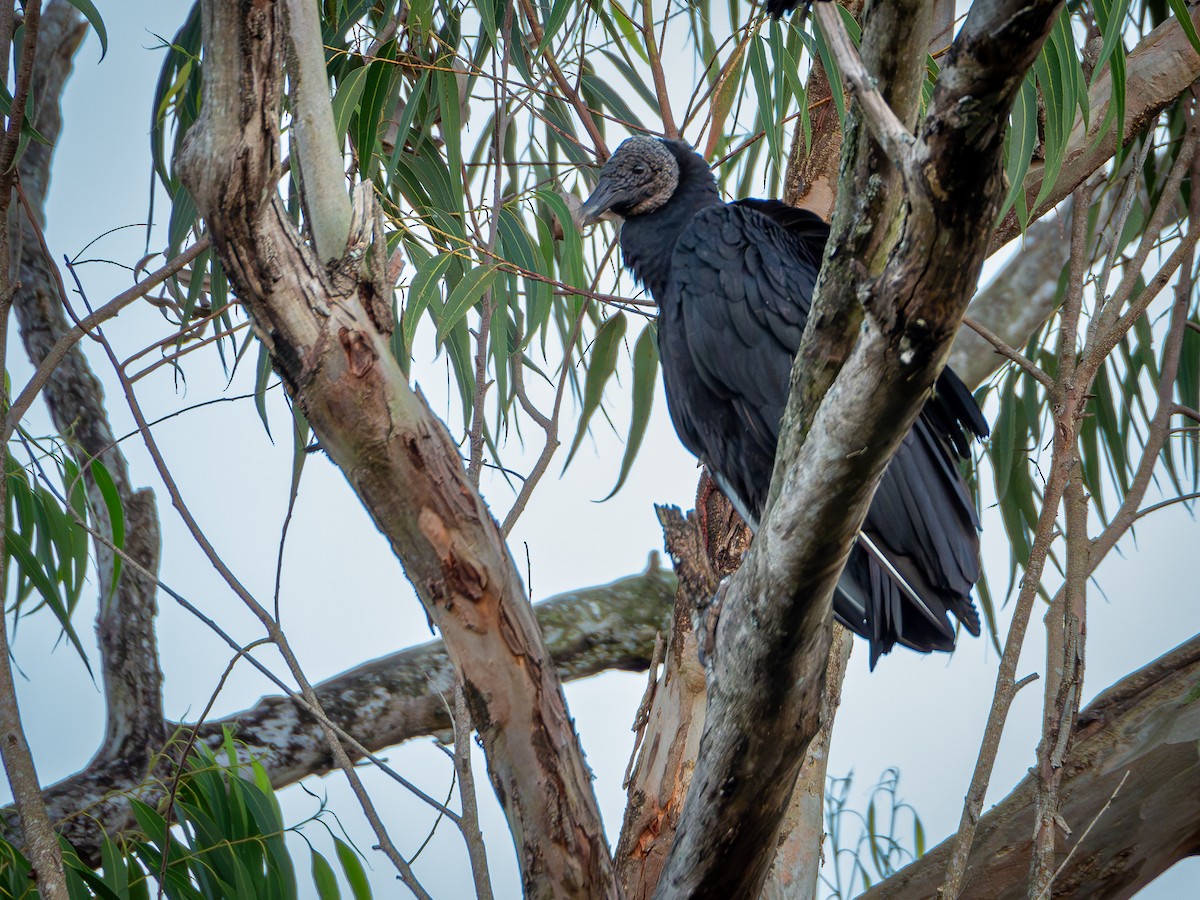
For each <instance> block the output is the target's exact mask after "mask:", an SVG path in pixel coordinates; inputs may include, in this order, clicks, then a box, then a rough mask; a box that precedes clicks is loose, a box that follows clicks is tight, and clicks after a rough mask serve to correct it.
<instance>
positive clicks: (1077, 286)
mask: <svg viewBox="0 0 1200 900" xmlns="http://www.w3.org/2000/svg"><path fill="white" fill-rule="evenodd" d="M1089 193H1090V192H1088V191H1087V190H1086V189H1083V188H1081V189H1079V190H1078V191H1077V192H1076V194H1075V198H1074V201H1073V204H1074V205H1073V208H1074V209H1075V210H1084V209H1086V208H1087V206H1088V196H1089ZM1090 262H1091V253H1090V251H1089V248H1088V243H1087V216H1085V215H1074V216H1072V226H1071V274H1070V282H1069V285H1068V288H1067V290H1068V298H1067V300H1066V302H1064V311H1063V317H1062V323H1061V324H1060V326H1059V328H1060V356H1062V355H1066V356H1068V357H1069V360H1068V362H1069V361H1070V360H1074V358H1075V349H1074V348H1075V335H1076V326H1077V324H1078V316H1079V311H1080V306H1081V304H1082V293H1083V279H1084V276H1085V275H1086V273H1087V270H1088V266H1089V265H1090ZM1074 369H1075V367H1074V365H1073V364H1069V365H1068V370H1069V372H1070V376H1071V377H1072V378H1073V377H1074ZM1084 393H1085V392H1084V391H1083V390H1082V389H1080V388H1079V386H1077V385H1073V384H1069V382H1068V383H1064V381H1062V380H1061V373H1060V380H1058V381H1056V382H1055V394H1054V397H1055V405H1056V427H1055V429H1054V443H1053V450H1052V454H1051V464H1050V474H1049V477H1048V478H1047V480H1046V486H1045V488H1044V489H1043V491H1042V509H1041V512H1040V514H1039V515H1038V521H1037V526H1036V527H1035V529H1034V538H1033V546H1032V548H1031V549H1030V552H1029V559H1028V561H1027V562H1026V564H1025V574H1024V577H1023V578H1022V580H1021V590H1020V593H1019V594H1018V595H1017V604H1016V606H1015V608H1014V609H1013V617H1012V621H1011V623H1010V625H1009V629H1008V638H1007V639H1006V640H1005V642H1004V653H1003V654H1002V655H1001V657H1000V668H999V670H998V671H997V673H996V688H995V691H994V693H993V696H992V704H991V707H990V710H989V713H988V720H987V725H986V726H985V727H984V732H983V739H982V742H981V744H980V748H979V756H978V757H977V758H976V761H975V770H974V772H973V773H972V774H971V784H970V787H969V788H968V789H967V796H966V799H965V802H964V803H963V812H962V818H961V819H960V821H959V825H958V831H957V833H956V834H955V835H954V838H953V839H952V841H951V842H950V845H951V851H950V853H949V854H948V856H949V859H948V862H947V867H946V873H945V882H944V884H942V886H941V888H940V891H939V896H940V897H942V898H944V900H954V898H956V897H958V896H959V893H960V892H961V890H962V885H963V878H964V875H965V873H966V867H967V861H968V859H969V856H970V853H971V847H972V846H973V842H974V840H975V832H976V828H977V827H978V823H979V816H980V813H981V812H982V811H983V800H984V797H985V795H986V794H987V788H988V784H989V782H990V781H991V777H992V769H993V767H994V766H995V764H996V754H997V753H998V752H999V748H1000V737H1001V735H1002V734H1003V733H1004V723H1005V722H1006V721H1007V719H1008V711H1009V709H1010V708H1011V707H1012V702H1013V699H1014V698H1015V697H1016V695H1017V690H1018V682H1017V678H1016V674H1017V663H1018V662H1019V661H1020V657H1021V648H1022V647H1023V646H1024V643H1025V633H1026V630H1027V629H1028V627H1029V619H1030V616H1031V615H1032V614H1033V604H1034V601H1035V600H1036V599H1037V594H1038V588H1039V587H1040V586H1041V578H1042V571H1043V570H1044V568H1045V565H1046V558H1047V555H1048V554H1049V551H1050V545H1051V544H1052V543H1053V541H1054V539H1055V530H1054V523H1055V520H1056V518H1057V514H1058V505H1059V503H1060V502H1062V498H1063V494H1064V492H1065V491H1066V488H1067V482H1068V481H1069V479H1070V475H1071V472H1072V460H1073V453H1074V440H1075V428H1076V426H1077V423H1078V417H1079V415H1081V414H1082V411H1083V403H1084V396H1083V395H1084ZM1062 429H1065V430H1062Z"/></svg>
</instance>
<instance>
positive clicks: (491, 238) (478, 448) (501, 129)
mask: <svg viewBox="0 0 1200 900" xmlns="http://www.w3.org/2000/svg"><path fill="white" fill-rule="evenodd" d="M512 19H513V5H512V0H508V2H507V3H506V4H505V8H504V35H505V39H504V56H503V58H502V60H501V62H500V78H499V80H498V81H497V80H496V79H495V77H494V72H495V69H494V68H493V82H492V83H493V85H494V89H495V94H494V97H493V103H494V112H493V114H492V138H493V141H492V163H493V165H494V170H493V172H492V214H491V216H489V217H488V236H487V253H488V255H489V256H494V255H495V252H496V235H497V234H498V233H499V225H500V207H501V206H503V205H504V194H503V189H502V184H501V178H502V176H503V172H504V142H505V136H506V135H507V134H508V125H509V122H511V121H512V116H511V115H510V114H509V112H508V66H509V59H510V55H511V54H510V47H509V36H510V35H511V34H512ZM464 181H465V179H464ZM494 298H495V291H494V289H493V288H488V289H487V290H486V291H485V292H484V294H483V299H482V301H481V302H480V307H479V331H478V333H477V334H476V336H475V398H474V399H475V404H474V409H473V410H472V413H471V434H470V457H469V459H468V460H467V478H468V479H470V481H471V484H473V485H475V487H477V488H478V487H479V470H480V468H481V467H482V466H483V427H484V422H483V419H484V400H485V399H486V398H487V389H488V381H487V358H488V336H489V334H490V333H491V327H492V314H493V311H494V303H493V301H494ZM507 314H508V313H507V311H505V312H503V313H502V315H507ZM498 365H507V353H506V354H505V359H504V361H503V362H499V363H498Z"/></svg>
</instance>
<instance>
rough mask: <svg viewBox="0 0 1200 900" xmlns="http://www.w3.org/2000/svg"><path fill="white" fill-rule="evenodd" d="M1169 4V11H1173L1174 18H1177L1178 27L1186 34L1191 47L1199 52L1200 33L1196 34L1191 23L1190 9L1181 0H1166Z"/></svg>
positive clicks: (1194, 27)
mask: <svg viewBox="0 0 1200 900" xmlns="http://www.w3.org/2000/svg"><path fill="white" fill-rule="evenodd" d="M1167 2H1168V3H1170V5H1171V12H1173V13H1175V18H1177V19H1178V20H1179V27H1180V28H1182V29H1183V33H1184V34H1186V35H1187V39H1188V40H1189V41H1191V42H1192V49H1193V50H1195V51H1196V52H1197V53H1200V35H1197V34H1196V26H1195V25H1194V24H1192V14H1191V10H1189V9H1188V7H1187V4H1186V3H1184V2H1183V0H1167Z"/></svg>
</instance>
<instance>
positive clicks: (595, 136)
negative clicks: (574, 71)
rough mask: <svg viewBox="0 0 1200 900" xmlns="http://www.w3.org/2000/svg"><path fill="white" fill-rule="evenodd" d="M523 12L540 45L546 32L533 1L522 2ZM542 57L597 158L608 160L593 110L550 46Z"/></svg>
mask: <svg viewBox="0 0 1200 900" xmlns="http://www.w3.org/2000/svg"><path fill="white" fill-rule="evenodd" d="M521 12H523V13H524V14H525V22H526V23H527V24H528V25H529V31H530V33H531V34H532V35H533V39H534V40H535V41H536V42H537V43H538V44H539V45H540V44H541V43H542V38H543V37H544V36H545V32H544V31H542V26H541V24H540V23H539V22H538V19H537V12H536V11H535V10H534V8H533V2H532V0H521ZM542 57H543V58H544V59H545V61H546V66H547V68H549V69H550V76H551V77H552V78H553V79H554V83H555V84H557V85H558V89H559V90H560V91H562V92H563V96H564V97H565V98H566V100H567V102H568V103H570V104H571V106H572V107H573V108H574V109H575V114H576V115H577V116H578V117H579V121H580V123H581V124H582V125H583V127H584V128H585V129H586V130H587V133H588V136H589V137H590V138H591V139H592V144H593V146H594V147H595V150H596V156H597V157H598V158H599V159H600V161H601V162H603V161H604V160H606V159H608V145H607V144H605V143H604V136H603V135H602V134H600V128H599V126H598V125H597V124H596V119H595V117H594V116H593V114H592V110H591V109H590V108H589V107H588V105H587V104H586V103H584V102H583V99H582V98H581V97H580V96H579V92H578V91H576V90H575V88H574V87H572V86H571V82H569V81H567V78H566V76H565V75H563V72H562V69H561V68H560V67H559V65H558V60H556V59H555V58H554V53H553V51H552V50H551V49H550V47H549V46H547V47H546V48H545V49H544V50H543V51H542Z"/></svg>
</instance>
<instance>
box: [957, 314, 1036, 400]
mask: <svg viewBox="0 0 1200 900" xmlns="http://www.w3.org/2000/svg"><path fill="white" fill-rule="evenodd" d="M963 324H964V325H966V326H967V327H968V328H970V329H971V330H972V331H974V332H975V333H976V334H977V335H979V336H980V337H981V338H983V339H984V340H985V341H987V342H988V343H989V344H991V345H992V346H993V347H994V348H996V352H997V353H999V354H1000V355H1001V356H1003V357H1004V358H1005V359H1008V360H1011V361H1012V362H1015V363H1016V364H1017V365H1018V366H1020V367H1021V369H1022V370H1024V371H1025V372H1027V373H1029V374H1030V375H1031V376H1033V378H1034V379H1035V380H1036V381H1037V383H1038V384H1040V385H1041V386H1042V387H1044V388H1046V389H1047V390H1050V389H1051V388H1053V387H1054V379H1053V378H1051V377H1050V376H1049V375H1047V374H1046V372H1045V370H1043V369H1041V368H1039V367H1038V366H1037V365H1036V364H1035V363H1034V362H1033V361H1032V360H1030V359H1028V358H1027V357H1025V356H1023V355H1022V354H1021V353H1019V352H1018V351H1017V350H1016V349H1014V348H1013V347H1010V346H1009V345H1008V344H1006V343H1004V339H1003V338H1002V337H1000V335H998V334H996V332H994V331H992V330H991V329H990V328H988V327H987V326H986V325H983V324H981V323H979V322H976V321H975V320H974V319H972V318H971V317H970V316H963Z"/></svg>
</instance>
